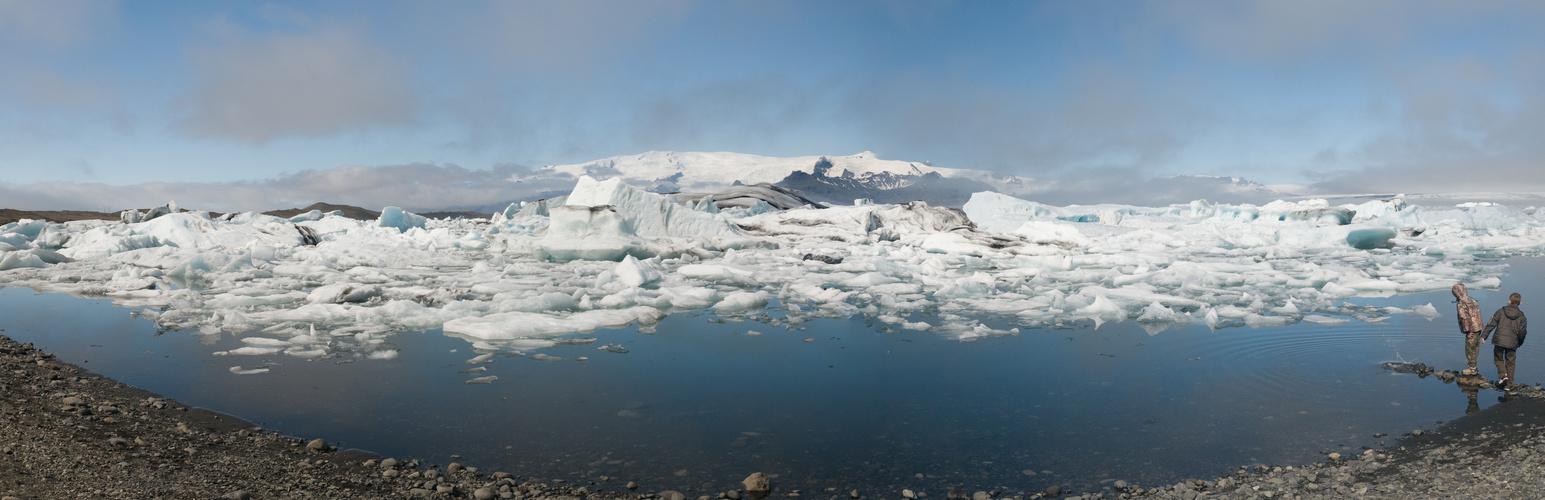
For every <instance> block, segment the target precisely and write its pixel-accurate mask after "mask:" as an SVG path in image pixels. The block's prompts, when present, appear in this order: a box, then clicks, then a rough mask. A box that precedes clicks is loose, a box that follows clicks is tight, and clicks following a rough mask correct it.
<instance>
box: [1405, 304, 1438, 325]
mask: <svg viewBox="0 0 1545 500" xmlns="http://www.w3.org/2000/svg"><path fill="white" fill-rule="evenodd" d="M1411 312H1413V313H1416V315H1418V316H1421V317H1423V318H1427V320H1428V321H1432V319H1433V318H1436V317H1438V308H1436V307H1433V306H1432V303H1431V302H1428V303H1426V304H1424V305H1419V306H1413V307H1411Z"/></svg>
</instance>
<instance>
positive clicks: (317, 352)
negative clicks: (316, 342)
mask: <svg viewBox="0 0 1545 500" xmlns="http://www.w3.org/2000/svg"><path fill="white" fill-rule="evenodd" d="M284 354H285V355H287V356H295V357H300V358H319V357H322V356H325V355H327V349H323V348H320V347H318V348H311V349H305V348H301V347H291V348H289V349H285V350H284Z"/></svg>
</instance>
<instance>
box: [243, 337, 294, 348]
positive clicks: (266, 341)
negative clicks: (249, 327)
mask: <svg viewBox="0 0 1545 500" xmlns="http://www.w3.org/2000/svg"><path fill="white" fill-rule="evenodd" d="M241 341H242V343H244V344H252V345H263V346H288V345H290V342H289V341H287V340H280V339H271V338H268V337H242V338H241Z"/></svg>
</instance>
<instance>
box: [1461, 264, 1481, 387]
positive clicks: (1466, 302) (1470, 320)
mask: <svg viewBox="0 0 1545 500" xmlns="http://www.w3.org/2000/svg"><path fill="white" fill-rule="evenodd" d="M1453 290H1454V298H1455V299H1458V300H1459V305H1458V306H1457V307H1458V309H1459V332H1460V333H1463V334H1465V359H1466V360H1468V361H1469V362H1470V367H1469V368H1466V369H1465V371H1464V374H1465V375H1475V374H1476V371H1475V358H1476V356H1479V355H1480V353H1481V328H1484V327H1485V325H1483V324H1481V305H1480V304H1477V303H1476V302H1475V298H1474V297H1471V296H1470V294H1469V292H1467V291H1466V290H1465V284H1464V283H1455V284H1454V289H1453Z"/></svg>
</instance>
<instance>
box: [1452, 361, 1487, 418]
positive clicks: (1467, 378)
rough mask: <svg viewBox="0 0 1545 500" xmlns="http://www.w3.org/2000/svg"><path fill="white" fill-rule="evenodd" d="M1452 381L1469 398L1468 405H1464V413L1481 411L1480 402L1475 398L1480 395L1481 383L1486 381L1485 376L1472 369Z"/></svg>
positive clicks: (1469, 413)
mask: <svg viewBox="0 0 1545 500" xmlns="http://www.w3.org/2000/svg"><path fill="white" fill-rule="evenodd" d="M1454 382H1455V383H1456V385H1458V386H1459V392H1463V393H1465V396H1466V397H1468V398H1469V399H1470V405H1469V406H1467V407H1465V415H1471V414H1474V413H1476V412H1479V411H1481V403H1480V401H1478V400H1476V398H1477V397H1478V396H1479V395H1480V391H1481V384H1484V383H1486V377H1482V376H1481V375H1480V374H1479V373H1475V372H1474V371H1473V370H1472V371H1471V372H1470V373H1463V374H1460V375H1459V377H1457V378H1455V379H1454Z"/></svg>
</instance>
